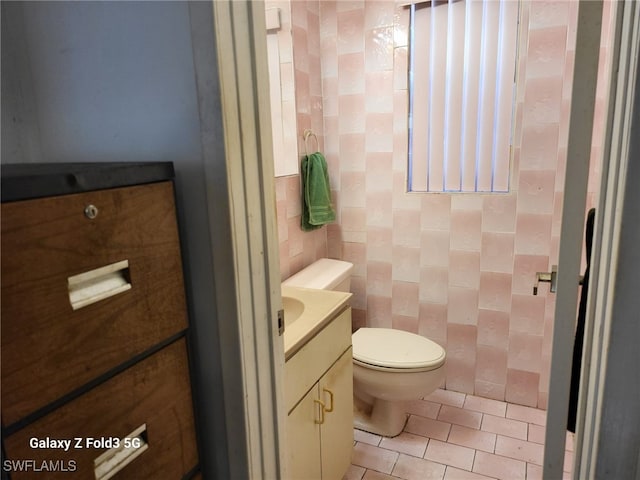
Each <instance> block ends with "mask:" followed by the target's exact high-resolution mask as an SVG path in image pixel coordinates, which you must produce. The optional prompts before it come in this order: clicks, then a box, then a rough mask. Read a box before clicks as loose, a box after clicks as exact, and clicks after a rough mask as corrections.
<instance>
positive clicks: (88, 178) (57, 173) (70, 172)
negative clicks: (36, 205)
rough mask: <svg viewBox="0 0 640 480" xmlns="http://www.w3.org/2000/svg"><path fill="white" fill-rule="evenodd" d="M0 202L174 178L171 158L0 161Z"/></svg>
mask: <svg viewBox="0 0 640 480" xmlns="http://www.w3.org/2000/svg"><path fill="white" fill-rule="evenodd" d="M0 178H1V182H2V183H1V185H0V187H1V190H0V192H1V196H2V201H3V202H13V201H17V200H26V199H30V198H40V197H50V196H54V195H67V194H70V193H81V192H88V191H91V190H102V189H106V188H116V187H126V186H131V185H140V184H144V183H154V182H162V181H165V180H171V179H173V178H174V170H173V163H172V162H142V163H140V162H138V163H136V162H118V163H22V164H3V165H0Z"/></svg>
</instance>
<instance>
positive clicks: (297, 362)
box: [282, 286, 353, 480]
mask: <svg viewBox="0 0 640 480" xmlns="http://www.w3.org/2000/svg"><path fill="white" fill-rule="evenodd" d="M282 294H283V300H284V302H283V303H284V306H285V331H284V344H285V375H284V381H285V404H286V410H287V419H286V439H285V442H286V455H285V457H286V470H285V472H286V477H287V478H292V479H294V478H296V479H297V478H309V479H311V478H313V479H323V480H340V479H341V478H342V477H343V475H344V474H345V472H346V471H347V469H348V468H349V465H350V464H351V451H352V449H353V363H352V362H353V359H352V355H351V308H350V307H349V306H348V300H349V298H350V297H351V294H350V293H345V292H335V291H326V290H311V289H304V288H294V287H285V286H283V287H282ZM287 313H289V317H290V318H289V320H288V319H287Z"/></svg>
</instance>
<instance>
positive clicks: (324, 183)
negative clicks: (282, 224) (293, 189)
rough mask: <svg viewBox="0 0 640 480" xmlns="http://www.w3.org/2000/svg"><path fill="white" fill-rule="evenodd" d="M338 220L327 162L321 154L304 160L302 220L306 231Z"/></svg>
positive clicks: (303, 228)
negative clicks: (332, 199)
mask: <svg viewBox="0 0 640 480" xmlns="http://www.w3.org/2000/svg"><path fill="white" fill-rule="evenodd" d="M335 219H336V213H335V211H334V210H333V206H332V205H331V189H330V188H329V173H328V172H327V161H326V160H325V158H324V156H323V155H322V154H321V153H320V152H316V153H312V154H311V155H307V156H306V157H304V159H303V160H302V219H301V225H300V226H301V227H302V230H304V231H310V230H315V229H316V228H320V227H321V226H322V225H324V224H326V223H329V222H332V221H334V220H335Z"/></svg>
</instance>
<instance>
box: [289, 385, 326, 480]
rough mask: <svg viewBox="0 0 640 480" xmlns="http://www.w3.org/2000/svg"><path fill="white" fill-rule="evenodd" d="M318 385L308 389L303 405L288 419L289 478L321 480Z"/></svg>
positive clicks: (298, 406) (292, 411)
mask: <svg viewBox="0 0 640 480" xmlns="http://www.w3.org/2000/svg"><path fill="white" fill-rule="evenodd" d="M318 398H319V391H318V385H317V384H316V385H314V387H313V388H312V389H311V390H309V392H308V393H307V394H306V395H305V396H304V397H303V398H302V400H301V401H300V403H298V405H297V406H296V407H295V408H294V409H293V410H291V413H289V415H288V416H287V422H286V431H287V438H286V442H287V452H286V466H287V470H286V478H287V479H290V480H296V479H319V478H322V477H321V467H320V455H318V452H319V451H320V424H319V423H317V422H319V421H320V420H321V415H322V412H321V406H320V404H319V403H317V399H318Z"/></svg>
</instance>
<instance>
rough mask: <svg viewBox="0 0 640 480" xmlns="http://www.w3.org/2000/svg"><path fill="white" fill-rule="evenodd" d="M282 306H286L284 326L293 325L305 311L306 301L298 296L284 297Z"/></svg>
mask: <svg viewBox="0 0 640 480" xmlns="http://www.w3.org/2000/svg"><path fill="white" fill-rule="evenodd" d="M282 308H284V326H285V329H286V327H287V326H289V325H291V324H292V323H293V322H295V321H296V320H298V319H299V318H300V316H301V315H302V313H303V312H304V303H302V302H301V301H300V300H298V299H297V298H293V297H282Z"/></svg>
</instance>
